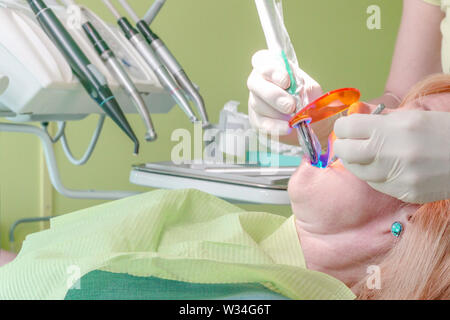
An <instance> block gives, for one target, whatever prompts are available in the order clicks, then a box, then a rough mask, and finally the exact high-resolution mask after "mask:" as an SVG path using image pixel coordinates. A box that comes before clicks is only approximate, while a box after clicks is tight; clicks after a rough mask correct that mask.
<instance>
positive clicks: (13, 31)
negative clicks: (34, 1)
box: [0, 0, 174, 122]
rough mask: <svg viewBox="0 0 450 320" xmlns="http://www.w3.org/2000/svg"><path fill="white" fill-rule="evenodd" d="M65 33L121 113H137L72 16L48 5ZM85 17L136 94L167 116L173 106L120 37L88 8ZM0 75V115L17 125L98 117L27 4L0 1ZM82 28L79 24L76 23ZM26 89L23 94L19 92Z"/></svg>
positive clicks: (18, 0)
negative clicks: (4, 83)
mask: <svg viewBox="0 0 450 320" xmlns="http://www.w3.org/2000/svg"><path fill="white" fill-rule="evenodd" d="M51 9H52V10H53V12H54V13H55V15H56V16H57V17H58V18H59V20H60V21H61V23H62V24H63V26H64V27H65V29H66V30H67V32H68V33H69V34H70V35H71V36H72V38H73V39H74V40H75V41H76V43H77V45H78V46H79V47H80V48H81V50H82V51H83V52H84V54H85V55H86V56H87V58H88V59H89V60H90V61H91V62H92V63H93V64H94V65H95V66H96V68H97V69H98V70H99V71H100V73H101V74H103V75H104V76H105V77H106V81H107V83H108V84H109V87H110V89H111V90H112V92H113V94H114V96H115V97H116V99H117V101H118V102H119V104H120V106H121V107H122V110H123V112H124V113H136V112H137V111H136V108H135V107H134V105H133V104H131V103H130V100H129V97H128V95H127V94H126V93H125V92H124V91H123V90H122V89H121V87H120V83H118V81H117V79H116V78H115V76H114V75H113V74H112V73H111V72H110V71H109V69H108V68H107V67H106V66H105V65H104V63H103V62H102V60H101V59H100V57H99V56H98V54H97V52H96V51H95V49H94V48H93V46H92V44H91V42H90V41H89V39H88V37H87V36H86V35H85V32H84V31H83V29H82V28H81V27H76V26H75V25H77V24H78V23H77V21H76V16H77V13H76V12H71V11H70V10H67V9H66V7H63V6H59V5H58V6H51ZM81 10H82V13H83V15H84V16H85V17H86V18H87V19H88V20H89V21H90V22H91V23H92V25H93V26H94V27H95V28H96V29H97V30H98V32H99V33H100V34H101V36H102V37H103V39H105V40H106V41H107V42H108V45H109V47H110V48H111V49H112V51H114V53H115V54H116V56H117V58H118V60H119V61H120V62H121V63H122V65H123V67H124V68H125V70H126V71H127V73H128V74H129V76H130V78H131V80H132V81H133V82H134V84H135V86H136V87H137V89H138V90H139V92H140V94H141V95H142V98H143V99H144V102H145V103H146V105H147V107H148V108H149V109H150V110H149V111H150V112H151V113H167V112H169V111H170V110H171V109H172V108H173V107H174V103H173V100H172V99H171V97H170V95H168V94H167V93H166V92H165V91H164V88H163V87H162V86H161V84H160V83H159V81H158V79H157V78H156V76H155V74H154V73H153V71H152V70H151V69H150V68H149V67H148V65H147V64H146V62H145V61H144V59H143V58H141V56H140V54H139V53H138V52H137V51H136V50H135V49H134V47H133V46H132V45H131V44H130V43H129V42H128V41H127V39H125V38H124V37H123V35H122V34H121V32H120V30H119V29H118V28H116V27H111V26H110V25H108V24H107V23H105V22H104V21H103V20H102V19H100V18H99V17H98V16H97V15H96V14H94V13H93V12H92V11H90V10H89V9H87V8H84V7H81ZM0 24H1V27H2V32H1V33H0V59H1V61H4V62H7V63H2V64H1V68H0V74H2V75H4V76H6V77H7V78H8V80H9V84H10V85H9V86H8V88H7V90H6V91H5V92H4V93H3V94H2V95H1V96H0V116H6V117H9V119H11V120H14V121H17V122H32V121H39V122H45V121H48V122H51V121H66V120H81V119H84V118H85V117H86V116H88V115H90V114H102V113H103V110H102V109H100V108H99V107H98V104H97V103H95V102H94V101H93V100H92V99H91V98H90V96H89V95H88V94H86V92H85V90H84V88H83V87H82V86H81V85H80V83H79V81H78V79H77V78H76V76H75V75H74V73H73V71H72V70H71V68H70V65H69V63H68V62H67V61H66V59H65V58H64V56H63V55H62V54H61V52H60V51H59V50H58V49H57V47H56V46H55V44H54V43H53V42H52V41H51V40H50V39H49V37H48V36H47V35H46V34H45V32H44V31H43V30H42V29H41V27H40V26H39V23H38V22H37V20H36V19H35V15H34V14H33V12H32V10H31V9H30V8H29V6H28V4H27V3H26V2H23V1H20V0H14V1H11V0H0ZM80 26H81V24H80ZM23 88H27V90H23Z"/></svg>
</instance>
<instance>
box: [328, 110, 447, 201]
mask: <svg viewBox="0 0 450 320" xmlns="http://www.w3.org/2000/svg"><path fill="white" fill-rule="evenodd" d="M334 130H335V133H336V136H337V140H336V141H335V143H334V152H335V154H336V155H337V156H338V157H339V158H340V159H341V160H342V162H343V164H344V166H345V167H346V168H347V169H348V170H349V171H351V172H352V173H353V174H355V175H356V176H357V177H359V178H360V179H362V180H365V181H367V182H368V183H369V185H370V186H372V187H373V188H374V189H376V190H378V191H380V192H382V193H385V194H388V195H390V196H393V197H395V198H398V199H400V200H402V201H404V202H409V203H418V204H423V203H428V202H434V201H438V200H445V199H449V198H450V113H448V112H436V111H397V112H393V113H390V114H388V115H364V114H354V115H351V116H349V117H345V118H341V119H339V120H337V121H336V124H335V127H334Z"/></svg>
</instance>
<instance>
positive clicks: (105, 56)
mask: <svg viewBox="0 0 450 320" xmlns="http://www.w3.org/2000/svg"><path fill="white" fill-rule="evenodd" d="M83 29H84V31H85V33H86V35H87V37H88V38H89V40H90V41H91V43H92V44H93V46H94V48H95V50H96V51H97V53H98V55H99V56H100V58H101V59H102V60H103V62H104V63H105V65H106V66H107V67H108V69H109V70H110V72H111V73H112V74H113V75H114V76H115V78H116V79H117V80H118V81H119V83H120V85H121V87H122V88H123V89H124V90H125V92H126V93H127V94H128V96H129V97H130V98H131V99H132V100H133V102H134V104H135V106H136V109H137V110H138V112H139V114H140V116H141V118H142V120H143V121H144V124H145V126H146V128H147V133H146V134H145V140H147V141H153V140H156V138H157V135H156V132H155V129H154V126H153V122H152V119H151V117H150V114H149V112H148V109H147V106H146V104H145V102H144V100H143V99H142V96H141V95H140V93H139V91H138V89H137V88H136V86H135V85H134V83H133V81H132V80H131V79H130V77H129V76H128V73H127V72H126V71H125V69H124V68H123V66H122V64H121V63H120V61H119V60H118V59H117V57H116V55H115V54H114V52H113V51H112V50H111V49H110V47H109V46H108V44H107V43H106V42H105V41H104V40H103V38H102V37H101V35H100V34H99V33H98V31H97V30H96V29H95V27H94V26H93V25H92V24H91V23H90V22H89V21H88V22H86V23H84V24H83Z"/></svg>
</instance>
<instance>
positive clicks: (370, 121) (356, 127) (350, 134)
mask: <svg viewBox="0 0 450 320" xmlns="http://www.w3.org/2000/svg"><path fill="white" fill-rule="evenodd" d="M379 121H383V116H381V115H367V114H352V115H350V116H348V117H343V118H340V119H338V120H337V121H336V123H335V124H334V133H335V134H336V136H337V138H338V139H369V138H370V136H371V135H372V132H373V131H374V128H376V127H377V125H380V122H379Z"/></svg>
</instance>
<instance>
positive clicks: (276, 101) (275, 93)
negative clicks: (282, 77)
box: [247, 71, 297, 115]
mask: <svg viewBox="0 0 450 320" xmlns="http://www.w3.org/2000/svg"><path fill="white" fill-rule="evenodd" d="M247 86H248V89H249V90H250V91H251V92H252V93H253V94H254V95H255V96H258V97H259V98H260V99H261V100H263V101H265V102H266V103H267V104H268V105H269V106H272V107H273V108H274V109H276V110H277V111H279V112H281V113H283V114H289V115H290V114H292V113H294V112H295V108H296V104H297V101H296V100H295V98H294V97H293V96H291V95H290V94H289V93H287V92H286V91H285V90H283V89H282V88H280V87H279V86H277V85H275V84H273V83H271V82H269V81H266V80H265V79H264V78H262V77H261V75H260V74H258V73H256V72H255V71H253V72H252V74H251V75H250V77H249V79H248V81H247Z"/></svg>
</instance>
